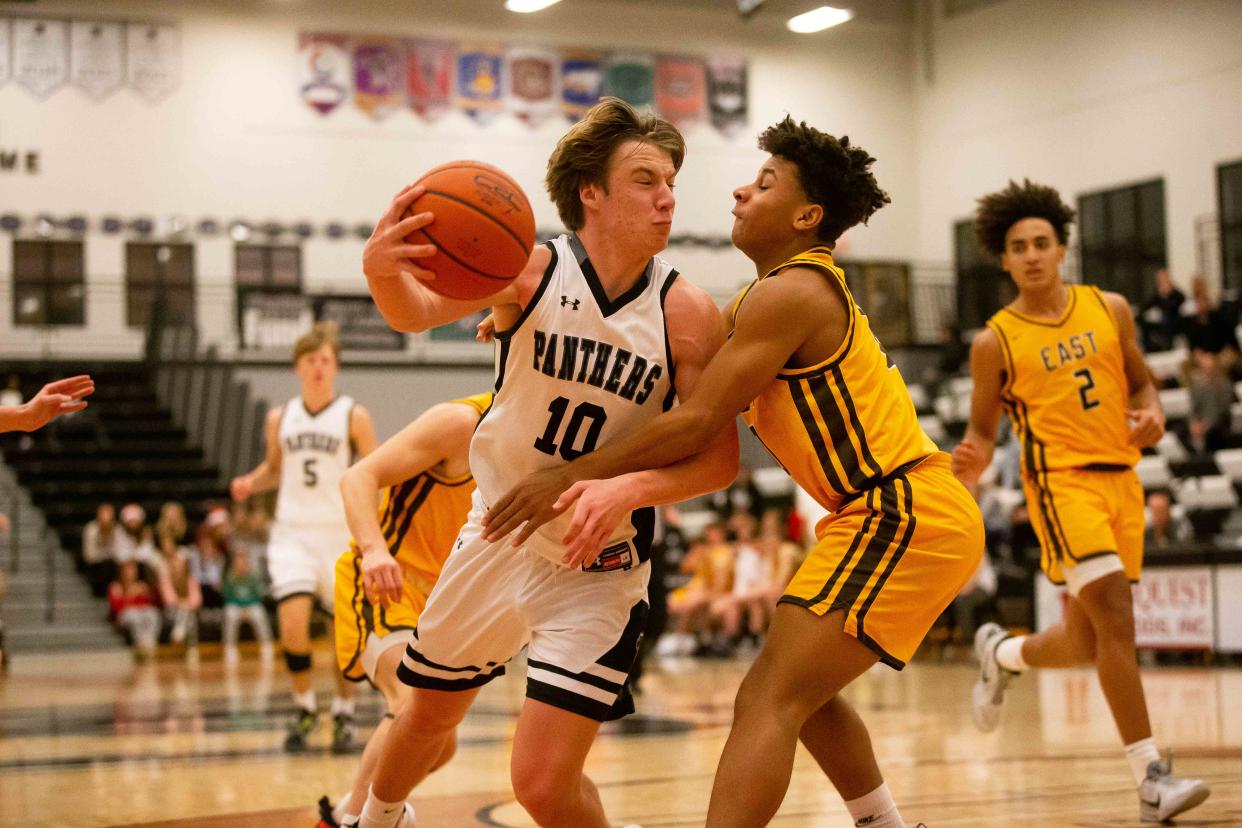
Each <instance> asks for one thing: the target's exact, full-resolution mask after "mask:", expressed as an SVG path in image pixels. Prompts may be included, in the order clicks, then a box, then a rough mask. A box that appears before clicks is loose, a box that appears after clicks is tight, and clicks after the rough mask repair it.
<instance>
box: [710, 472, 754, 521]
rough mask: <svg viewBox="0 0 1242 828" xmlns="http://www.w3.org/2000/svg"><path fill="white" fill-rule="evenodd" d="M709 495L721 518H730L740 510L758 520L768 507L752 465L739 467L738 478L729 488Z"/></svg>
mask: <svg viewBox="0 0 1242 828" xmlns="http://www.w3.org/2000/svg"><path fill="white" fill-rule="evenodd" d="M708 497H709V498H710V500H711V507H712V511H714V512H715V513H716V514H717V515H718V516H719V517H720V519H721V520H728V518H729V516H730V515H732V514H733V513H735V512H738V511H744V512H749V513H750V514H751V516H752V517H754V518H755V519H756V520H758V519H759V516H760V515H762V514H763V512H764V509H765V508H766V506H765V504H764V501H763V495H762V494H761V493H760V491H759V487H758V486H756V485H755V480H754V476H753V475H752V474H751V472H750V467H749V466H746V465H742V466H739V467H738V470H737V478H736V479H735V480H734V481H733V482H732V483H730V484H729V488H727V489H721V490H720V491H718V492H715V493H713V494H711V495H709V496H708Z"/></svg>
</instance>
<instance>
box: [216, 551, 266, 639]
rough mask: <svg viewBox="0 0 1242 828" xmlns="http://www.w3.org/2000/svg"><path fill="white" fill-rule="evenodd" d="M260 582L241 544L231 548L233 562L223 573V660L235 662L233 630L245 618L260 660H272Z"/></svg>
mask: <svg viewBox="0 0 1242 828" xmlns="http://www.w3.org/2000/svg"><path fill="white" fill-rule="evenodd" d="M263 592H264V588H263V581H262V580H261V579H260V578H259V576H258V575H257V574H256V573H255V570H254V568H253V567H252V566H251V563H250V554H249V552H247V550H246V549H245V548H243V547H240V546H239V547H237V548H235V549H234V550H233V562H232V564H230V566H229V571H228V574H227V575H225V576H224V662H225V664H236V663H237V631H238V628H239V627H240V626H241V623H242V621H249V622H250V627H251V629H252V630H254V637H255V638H257V639H258V640H259V648H260V650H259V652H260V654H261V655H262V658H263V660H264V661H271V659H272V628H271V625H270V624H269V623H268V620H267V610H266V609H265V608H264V606H263Z"/></svg>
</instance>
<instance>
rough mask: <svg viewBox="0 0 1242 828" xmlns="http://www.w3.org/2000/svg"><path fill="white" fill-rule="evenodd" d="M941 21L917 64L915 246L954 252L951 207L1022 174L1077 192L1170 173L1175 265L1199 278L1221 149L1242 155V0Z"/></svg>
mask: <svg viewBox="0 0 1242 828" xmlns="http://www.w3.org/2000/svg"><path fill="white" fill-rule="evenodd" d="M921 22H922V23H926V20H924V21H921ZM931 25H932V37H931V44H932V48H931V50H930V55H928V53H927V52H926V51H923V53H922V55H921V61H920V66H919V68H918V70H917V71H916V76H915V84H916V89H917V94H916V100H917V101H918V108H917V124H916V135H917V140H918V162H917V170H918V172H917V178H918V185H917V186H918V192H919V195H918V203H917V205H916V216H917V217H916V221H917V228H918V230H917V239H916V248H917V250H918V255H919V256H920V257H922V258H924V259H933V260H946V259H950V258H951V257H952V253H953V251H952V236H951V232H950V231H951V227H952V223H953V222H954V221H955V220H959V219H961V218H965V217H968V216H970V215H971V213H972V212H973V210H974V200H975V199H976V198H977V197H978V196H980V195H982V194H984V193H986V192H990V191H993V190H997V189H1000V188H1001V187H1003V186H1004V185H1005V183H1006V182H1007V181H1008V180H1009V179H1010V178H1016V179H1019V180H1020V179H1021V178H1022V177H1023V176H1028V177H1030V178H1031V179H1033V180H1036V181H1040V182H1042V183H1046V184H1050V185H1052V186H1055V187H1057V188H1058V189H1059V190H1060V191H1061V193H1062V196H1063V197H1065V198H1066V200H1067V201H1069V203H1070V204H1071V205H1074V204H1075V201H1076V197H1077V195H1078V194H1082V193H1088V192H1093V191H1097V190H1101V189H1108V188H1111V187H1116V186H1123V185H1126V184H1129V183H1134V182H1138V181H1141V180H1144V179H1152V178H1157V177H1163V178H1164V181H1165V208H1166V216H1167V221H1168V226H1167V233H1168V252H1169V265H1170V267H1171V270H1172V272H1173V274H1174V277H1175V278H1176V279H1177V280H1178V281H1181V282H1182V283H1183V284H1185V283H1188V281H1189V278H1190V276H1191V275H1192V274H1193V273H1194V271H1195V265H1196V262H1195V239H1194V220H1195V218H1196V217H1198V216H1201V215H1204V214H1210V213H1215V212H1216V198H1217V196H1216V179H1215V168H1216V165H1217V164H1219V163H1221V162H1224V161H1230V160H1236V159H1238V158H1240V157H1242V40H1239V35H1240V33H1242V3H1239V2H1237V0H1177V1H1176V2H1167V0H1089V2H1069V1H1068V0H1007V2H1001V3H997V4H995V5H991V6H988V7H985V8H982V9H980V10H978V11H975V12H972V13H970V14H966V15H962V16H960V17H955V18H950V19H944V18H943V17H940V16H936V17H935V19H934V20H933V21H932V24H931ZM920 31H922V30H921V29H920ZM920 43H921V45H925V43H926V41H925V40H923V39H922V37H921V36H920ZM928 61H929V62H930V65H928ZM928 69H930V74H931V80H930V81H929V80H928V78H927V77H926V74H925V73H926V71H927V70H928ZM1084 275H1085V277H1086V278H1087V279H1088V280H1089V279H1090V278H1091V274H1084Z"/></svg>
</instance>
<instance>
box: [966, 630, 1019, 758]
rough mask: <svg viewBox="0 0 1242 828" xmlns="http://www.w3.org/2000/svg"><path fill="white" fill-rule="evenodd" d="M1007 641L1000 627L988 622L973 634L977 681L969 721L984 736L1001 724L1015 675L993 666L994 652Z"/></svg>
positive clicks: (1007, 635)
mask: <svg viewBox="0 0 1242 828" xmlns="http://www.w3.org/2000/svg"><path fill="white" fill-rule="evenodd" d="M1006 638H1009V633H1007V632H1005V630H1004V629H1002V628H1001V626H1000V625H999V624H994V623H992V622H990V621H989V622H988V623H986V624H984V625H983V626H982V627H980V628H979V629H978V631H977V632H976V633H975V658H976V659H977V660H978V662H979V680H978V681H976V682H975V686H974V689H973V690H972V691H971V706H970V717H971V719H973V720H974V723H975V727H977V728H978V729H979V730H981V731H982V732H984V733H991V732H992V731H993V730H996V726H997V725H998V724H1000V713H1001V704H1002V703H1003V702H1004V701H1005V687H1006V686H1007V685H1008V684H1009V680H1010V679H1012V678H1013V677H1014V676H1016V675H1017V673H1014V672H1011V671H1009V670H1006V669H1005V668H1004V667H1001V666H1000V665H999V664H997V663H996V648H997V646H998V645H999V644H1000V643H1001V642H1002V641H1004V640H1005V639H1006Z"/></svg>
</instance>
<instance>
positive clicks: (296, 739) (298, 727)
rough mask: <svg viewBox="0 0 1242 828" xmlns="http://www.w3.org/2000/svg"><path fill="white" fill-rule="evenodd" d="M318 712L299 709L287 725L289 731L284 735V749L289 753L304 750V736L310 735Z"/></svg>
mask: <svg viewBox="0 0 1242 828" xmlns="http://www.w3.org/2000/svg"><path fill="white" fill-rule="evenodd" d="M318 721H319V714H318V713H316V712H315V711H314V710H299V711H298V717H297V718H296V719H294V720H293V722H292V723H291V724H290V725H289V733H288V735H287V736H285V750H287V751H288V752H290V753H301V752H302V751H304V750H306V737H307V736H309V735H311V732H312V731H314V729H315V724H316V723H317V722H318Z"/></svg>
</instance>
